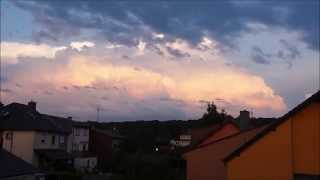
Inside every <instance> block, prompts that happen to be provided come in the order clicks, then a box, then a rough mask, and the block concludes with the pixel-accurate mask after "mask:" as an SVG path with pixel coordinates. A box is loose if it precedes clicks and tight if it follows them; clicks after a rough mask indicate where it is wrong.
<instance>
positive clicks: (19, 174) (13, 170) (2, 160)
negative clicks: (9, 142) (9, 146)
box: [0, 148, 45, 180]
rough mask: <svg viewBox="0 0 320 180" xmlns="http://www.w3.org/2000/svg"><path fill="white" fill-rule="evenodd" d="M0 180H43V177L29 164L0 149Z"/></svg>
mask: <svg viewBox="0 0 320 180" xmlns="http://www.w3.org/2000/svg"><path fill="white" fill-rule="evenodd" d="M0 179H2V180H13V179H16V180H20V179H21V180H23V179H28V180H45V176H44V174H43V173H41V172H40V171H39V170H38V169H36V168H35V167H33V166H32V165H31V164H30V163H28V162H26V161H24V160H22V159H20V158H18V157H17V156H15V155H13V154H11V153H9V152H8V151H6V150H4V149H2V148H0Z"/></svg>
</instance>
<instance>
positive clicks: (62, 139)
mask: <svg viewBox="0 0 320 180" xmlns="http://www.w3.org/2000/svg"><path fill="white" fill-rule="evenodd" d="M63 143H64V136H60V144H63Z"/></svg>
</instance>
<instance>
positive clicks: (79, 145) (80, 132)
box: [72, 127, 89, 151]
mask: <svg viewBox="0 0 320 180" xmlns="http://www.w3.org/2000/svg"><path fill="white" fill-rule="evenodd" d="M88 150H89V128H80V127H73V128H72V151H88Z"/></svg>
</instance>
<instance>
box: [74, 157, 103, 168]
mask: <svg viewBox="0 0 320 180" xmlns="http://www.w3.org/2000/svg"><path fill="white" fill-rule="evenodd" d="M96 166H97V158H96V157H79V158H75V159H74V168H76V169H78V170H80V171H84V170H88V171H92V169H94V168H95V167H96Z"/></svg>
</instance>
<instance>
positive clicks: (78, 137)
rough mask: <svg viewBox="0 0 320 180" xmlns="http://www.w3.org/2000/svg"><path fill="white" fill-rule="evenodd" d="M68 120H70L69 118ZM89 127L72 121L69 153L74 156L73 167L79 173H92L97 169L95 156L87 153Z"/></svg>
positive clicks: (86, 124) (84, 123)
mask: <svg viewBox="0 0 320 180" xmlns="http://www.w3.org/2000/svg"><path fill="white" fill-rule="evenodd" d="M69 119H70V118H69ZM90 129H91V128H90V125H89V124H88V123H86V122H77V121H72V134H71V135H70V137H69V139H71V142H72V146H71V147H69V148H68V149H69V151H70V152H71V153H72V154H73V155H74V167H75V168H76V169H78V170H80V171H89V172H91V171H93V170H94V169H95V168H97V164H98V160H97V156H96V155H95V154H94V153H92V152H89V140H90V138H89V136H90Z"/></svg>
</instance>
